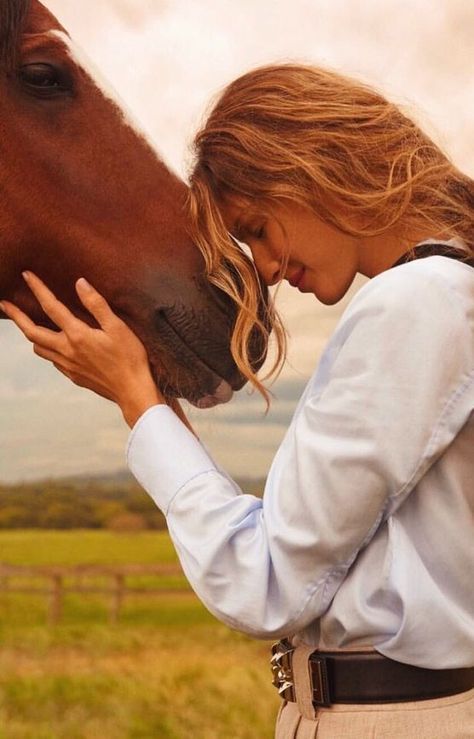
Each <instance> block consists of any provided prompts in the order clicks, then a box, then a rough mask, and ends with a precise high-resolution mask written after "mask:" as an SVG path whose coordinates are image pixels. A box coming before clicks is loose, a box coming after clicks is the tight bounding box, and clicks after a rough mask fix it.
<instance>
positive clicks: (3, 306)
mask: <svg viewBox="0 0 474 739" xmlns="http://www.w3.org/2000/svg"><path fill="white" fill-rule="evenodd" d="M0 310H3V311H4V310H5V304H4V303H2V301H1V300H0Z"/></svg>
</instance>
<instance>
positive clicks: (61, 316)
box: [0, 272, 186, 427]
mask: <svg viewBox="0 0 474 739" xmlns="http://www.w3.org/2000/svg"><path fill="white" fill-rule="evenodd" d="M23 277H24V279H25V280H26V282H27V284H28V285H29V287H30V288H31V290H32V291H33V293H34V294H35V296H36V298H37V299H38V301H39V303H40V305H41V306H42V308H43V310H44V312H45V313H46V315H47V316H49V318H51V320H52V321H53V322H54V323H55V324H56V325H57V326H58V327H59V328H60V329H61V331H59V332H57V331H51V330H50V329H47V328H44V327H42V326H37V325H36V324H35V323H34V322H33V321H32V320H31V319H30V318H29V317H28V316H27V315H25V313H23V312H22V311H21V310H20V309H19V308H17V307H16V306H15V305H14V304H13V303H9V302H7V301H3V302H2V303H1V304H0V307H1V308H2V310H3V311H4V313H6V315H7V316H8V317H9V318H11V320H12V321H14V322H15V323H16V325H17V326H18V328H19V329H20V330H21V331H22V332H23V333H24V335H25V336H26V338H27V339H29V341H31V342H32V343H33V345H34V352H35V354H37V355H38V356H39V357H43V358H44V359H48V360H49V361H50V362H52V363H53V364H54V366H55V367H56V368H57V369H58V370H59V371H60V372H62V373H63V374H64V375H66V377H68V378H69V379H70V380H72V381H73V382H74V383H75V384H76V385H79V386H80V387H85V388H88V389H89V390H93V391H94V392H95V393H98V394H99V395H101V396H103V397H104V398H108V399H109V400H112V401H114V402H115V403H117V404H118V405H119V406H120V408H121V410H122V413H123V415H124V418H125V420H126V422H127V423H128V425H129V426H130V427H132V426H133V425H134V424H135V422H136V421H137V420H138V418H139V417H140V416H141V415H142V413H144V412H145V411H146V410H147V409H148V408H150V407H151V406H153V405H156V404H158V403H165V402H166V400H165V398H164V396H163V395H162V394H161V393H160V391H159V390H158V388H157V387H156V385H155V382H154V380H153V378H152V375H151V372H150V366H149V363H148V358H147V354H146V351H145V347H144V346H143V344H142V343H141V341H140V340H139V339H138V338H137V336H135V334H134V333H133V331H131V330H130V329H129V327H128V326H127V324H126V323H124V322H123V321H122V320H121V319H120V318H118V316H116V315H115V313H114V312H113V311H112V310H111V308H110V307H109V305H108V303H107V301H106V300H105V298H103V297H102V295H100V294H99V293H98V292H97V291H96V290H95V289H94V288H93V287H92V286H91V285H89V283H88V282H86V280H84V279H83V278H81V279H80V280H78V281H77V282H76V291H77V294H78V296H79V299H80V301H81V303H82V304H83V305H84V307H85V308H87V310H88V311H89V312H90V313H91V314H92V315H93V316H94V318H95V319H96V321H97V323H98V324H99V326H100V329H94V328H91V327H90V326H88V325H87V324H86V323H84V322H83V321H81V320H80V319H78V318H76V316H75V315H74V314H73V313H71V311H70V310H69V309H68V308H66V306H65V305H63V303H61V302H60V301H59V300H58V299H57V298H56V297H55V296H54V294H53V293H52V292H51V291H50V290H49V289H48V288H47V287H46V285H45V284H44V283H43V282H42V281H41V280H40V279H39V277H37V276H36V275H34V274H33V273H31V272H25V273H23ZM173 410H175V411H176V412H177V413H178V414H179V415H180V416H181V418H182V420H184V421H185V422H186V420H185V419H184V418H183V414H182V411H181V408H180V406H179V404H178V403H175V404H174V405H173Z"/></svg>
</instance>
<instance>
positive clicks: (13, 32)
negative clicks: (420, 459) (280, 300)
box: [0, 0, 267, 407]
mask: <svg viewBox="0 0 474 739" xmlns="http://www.w3.org/2000/svg"><path fill="white" fill-rule="evenodd" d="M157 94H159V93H157ZM0 190H1V194H2V197H1V201H0V298H5V299H6V300H10V301H12V302H14V303H16V304H17V305H18V306H19V307H20V308H21V309H22V310H24V311H25V312H26V313H28V314H29V316H30V317H31V318H32V319H33V320H34V321H35V322H36V323H38V324H40V325H43V326H47V327H50V328H56V327H55V326H54V325H52V324H51V321H50V319H49V318H48V317H47V316H46V315H45V314H44V312H43V311H42V309H41V306H40V305H39V304H38V302H37V301H36V299H35V298H34V296H33V295H32V293H31V292H30V291H29V289H28V288H27V287H26V285H25V283H24V281H23V279H22V277H21V273H22V271H23V270H25V269H28V270H31V271H32V272H35V273H36V274H38V275H39V276H40V277H41V278H42V279H43V280H44V281H45V282H46V284H47V285H48V286H50V288H51V289H52V290H53V292H55V294H56V295H57V296H58V298H59V299H60V300H62V301H63V302H64V303H65V304H66V305H67V306H68V307H69V308H70V309H71V310H72V311H73V312H74V313H75V314H76V315H77V316H78V317H79V318H81V319H82V320H84V321H86V322H87V323H88V324H89V325H91V326H95V325H96V324H95V321H94V319H93V318H92V316H91V315H90V314H89V313H88V312H87V311H86V310H85V309H84V307H83V306H82V304H81V303H80V301H79V300H78V297H77V294H76V292H75V290H74V283H75V280H76V279H77V278H78V277H80V276H84V277H86V279H87V280H88V281H89V282H90V283H91V284H92V285H94V287H95V288H96V289H97V290H99V292H101V293H102V294H103V295H104V296H105V298H106V299H107V300H108V302H109V304H110V305H111V307H112V309H113V310H114V311H115V312H116V313H117V315H118V316H119V317H120V318H122V319H123V320H124V321H125V322H126V323H127V324H128V325H129V326H130V328H131V329H132V330H133V331H134V332H135V333H136V334H137V335H138V337H139V338H140V339H141V341H142V342H143V343H144V345H145V348H146V350H147V353H148V357H149V361H150V367H151V369H152V372H153V374H154V378H155V381H156V382H157V384H158V385H159V386H160V387H161V389H162V390H163V392H165V393H166V395H167V396H168V397H181V398H185V399H187V400H188V401H190V402H191V403H193V404H194V405H196V406H198V407H210V406H212V405H215V404H216V403H219V402H226V401H228V400H229V399H230V398H231V396H232V394H233V391H234V390H238V389H240V388H241V387H242V386H243V385H244V384H245V378H244V377H243V376H242V375H241V373H240V372H239V371H238V369H237V367H236V365H235V363H234V360H233V358H232V356H231V352H230V339H231V335H232V329H233V325H234V323H235V318H236V308H235V306H234V304H233V303H232V302H231V300H230V299H229V298H228V297H227V296H226V295H225V294H224V293H223V292H221V291H220V290H218V289H217V288H216V287H214V286H212V285H211V284H210V282H209V280H208V279H207V277H206V274H205V265H204V261H203V258H202V255H201V253H200V252H199V250H198V249H197V247H196V246H195V244H193V242H192V240H191V238H190V236H189V223H188V222H187V216H186V213H185V201H186V196H187V192H188V189H187V186H186V184H185V183H184V182H183V181H182V180H181V179H179V178H178V177H177V176H176V175H175V174H174V173H173V172H171V171H170V170H169V169H168V168H167V167H166V165H165V164H164V162H163V161H162V160H161V158H160V156H159V154H158V153H157V151H156V150H155V148H154V147H153V145H152V144H151V143H150V141H148V140H147V138H146V135H144V134H143V132H142V131H140V129H139V127H138V126H137V124H136V123H135V121H134V120H133V118H132V117H131V116H130V114H129V113H128V111H127V110H126V108H125V107H124V106H123V104H121V102H120V101H119V100H118V99H117V97H116V95H115V94H114V92H113V91H112V90H111V89H110V87H109V86H108V85H107V83H105V82H103V80H102V79H101V77H100V74H99V73H98V72H96V70H94V69H93V66H92V65H91V64H90V63H89V62H88V61H87V60H86V59H85V57H84V55H83V54H82V52H81V51H80V49H78V47H77V46H76V44H75V43H74V42H73V40H72V39H71V37H70V36H69V34H68V33H67V32H66V30H65V29H64V28H63V27H62V25H61V24H60V23H59V22H58V20H57V19H56V18H55V17H54V16H53V15H52V13H50V12H49V10H47V8H46V7H45V6H44V5H43V4H42V3H41V2H39V0H0ZM255 279H258V278H257V277H256V278H255ZM260 289H261V292H262V312H264V309H265V305H266V302H267V294H266V292H265V290H264V288H263V287H262V286H260ZM0 318H6V316H5V314H3V313H2V312H1V311H0ZM264 353H265V352H264V347H263V346H262V341H261V339H258V338H257V337H256V338H255V340H254V341H253V343H252V346H251V357H252V361H253V364H254V367H255V368H257V367H260V365H261V363H262V361H263V358H264Z"/></svg>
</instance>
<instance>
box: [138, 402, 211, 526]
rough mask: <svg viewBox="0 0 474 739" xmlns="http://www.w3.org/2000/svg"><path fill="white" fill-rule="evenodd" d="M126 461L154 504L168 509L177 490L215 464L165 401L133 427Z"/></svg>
mask: <svg viewBox="0 0 474 739" xmlns="http://www.w3.org/2000/svg"><path fill="white" fill-rule="evenodd" d="M126 460H127V465H128V467H129V469H130V471H131V472H132V474H133V475H134V477H135V478H136V479H137V481H138V482H139V483H140V485H141V486H142V487H144V488H145V490H146V491H147V492H148V493H149V495H150V496H151V497H152V498H153V500H154V501H155V503H156V504H157V506H158V507H159V508H160V509H161V510H162V511H163V513H165V514H166V513H167V511H168V508H169V506H170V503H171V501H172V500H173V498H174V496H175V495H176V493H177V492H178V491H179V490H180V489H181V488H182V487H183V485H185V484H186V483H187V482H189V481H190V480H191V479H193V478H194V477H197V476H198V475H201V474H205V473H206V472H210V471H215V470H216V466H215V464H214V462H213V461H212V459H211V457H210V456H209V455H208V454H207V452H206V450H205V449H204V447H203V446H202V444H201V442H200V441H199V440H198V439H196V437H195V436H194V434H193V433H192V432H191V431H190V430H189V429H188V428H187V427H186V426H185V424H184V423H183V422H182V421H181V420H180V419H179V418H178V416H177V415H176V413H174V412H173V411H172V410H171V408H169V407H168V406H167V405H164V404H162V405H154V406H152V407H151V408H149V409H148V410H147V411H145V413H143V415H142V416H140V418H139V419H138V421H137V422H136V424H135V425H134V427H133V428H132V430H131V432H130V435H129V438H128V442H127V449H126Z"/></svg>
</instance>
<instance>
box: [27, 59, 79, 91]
mask: <svg viewBox="0 0 474 739" xmlns="http://www.w3.org/2000/svg"><path fill="white" fill-rule="evenodd" d="M19 78H20V80H21V82H22V83H23V84H24V85H25V86H26V87H27V88H29V89H30V90H31V91H32V92H36V93H41V94H44V95H46V94H51V93H60V92H64V91H66V90H68V89H69V85H68V84H67V81H66V79H65V77H64V75H63V74H62V72H61V70H59V69H57V68H56V67H53V65H52V64H25V65H24V66H23V67H20V70H19Z"/></svg>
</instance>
